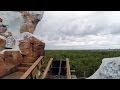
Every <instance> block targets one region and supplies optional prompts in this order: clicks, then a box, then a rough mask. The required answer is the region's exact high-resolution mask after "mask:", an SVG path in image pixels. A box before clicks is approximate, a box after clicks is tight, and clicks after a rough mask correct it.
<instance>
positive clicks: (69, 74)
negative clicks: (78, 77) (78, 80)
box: [66, 58, 71, 79]
mask: <svg viewBox="0 0 120 90" xmlns="http://www.w3.org/2000/svg"><path fill="white" fill-rule="evenodd" d="M66 71H67V72H66V75H67V79H71V72H70V64H69V59H68V58H66Z"/></svg>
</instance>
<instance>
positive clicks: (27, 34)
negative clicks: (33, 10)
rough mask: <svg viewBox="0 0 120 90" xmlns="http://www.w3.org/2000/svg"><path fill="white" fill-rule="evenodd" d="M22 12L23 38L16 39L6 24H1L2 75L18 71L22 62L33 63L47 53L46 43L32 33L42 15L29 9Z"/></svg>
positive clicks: (0, 70)
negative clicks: (30, 11) (31, 12)
mask: <svg viewBox="0 0 120 90" xmlns="http://www.w3.org/2000/svg"><path fill="white" fill-rule="evenodd" d="M21 14H22V16H23V18H24V23H23V26H22V27H21V29H20V33H21V37H20V38H22V39H19V40H15V39H14V37H13V35H12V33H11V32H9V31H8V30H7V27H6V26H4V25H1V26H0V77H3V76H5V75H8V74H10V73H12V72H14V71H16V69H17V67H18V66H19V65H20V64H21V63H24V62H25V63H33V62H35V61H36V60H37V59H38V58H39V57H40V56H44V54H45V51H44V48H45V43H44V42H42V41H40V39H38V38H37V37H35V36H34V35H33V34H32V33H33V32H34V30H35V27H36V25H37V23H38V22H39V21H40V20H41V18H40V16H41V15H39V14H30V13H29V12H27V11H21ZM16 47H19V48H16Z"/></svg>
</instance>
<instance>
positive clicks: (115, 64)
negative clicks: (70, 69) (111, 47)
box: [87, 57, 120, 79]
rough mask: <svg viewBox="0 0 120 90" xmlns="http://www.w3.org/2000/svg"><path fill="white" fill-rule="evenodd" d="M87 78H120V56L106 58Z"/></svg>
mask: <svg viewBox="0 0 120 90" xmlns="http://www.w3.org/2000/svg"><path fill="white" fill-rule="evenodd" d="M87 79H120V57H115V58H104V59H103V60H102V64H101V65H100V67H99V69H98V70H97V71H96V72H95V73H94V74H93V75H92V76H90V77H88V78H87Z"/></svg>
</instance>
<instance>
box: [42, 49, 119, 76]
mask: <svg viewBox="0 0 120 90" xmlns="http://www.w3.org/2000/svg"><path fill="white" fill-rule="evenodd" d="M118 56H120V51H115V50H113V51H112V50H111V51H107V50H106V51H99V50H98V51H97V50H46V51H45V64H44V68H45V67H46V64H47V62H48V61H49V59H50V58H51V57H53V58H54V59H56V60H58V59H65V58H69V60H70V68H71V70H75V71H76V75H77V76H78V78H80V77H84V76H85V77H89V76H90V75H92V74H93V73H94V72H95V71H96V70H97V69H98V68H99V66H100V64H101V63H102V59H103V58H110V57H118Z"/></svg>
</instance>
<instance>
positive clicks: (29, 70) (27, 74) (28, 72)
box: [20, 56, 44, 79]
mask: <svg viewBox="0 0 120 90" xmlns="http://www.w3.org/2000/svg"><path fill="white" fill-rule="evenodd" d="M43 57H44V56H40V57H39V58H38V59H37V60H36V61H35V62H34V63H33V65H32V66H31V67H30V68H29V69H28V70H27V71H26V72H25V73H24V74H23V76H22V77H20V79H26V78H27V77H28V76H29V75H30V74H31V72H32V71H33V70H34V69H35V67H36V66H37V65H38V63H39V62H40V61H41V60H42V59H43Z"/></svg>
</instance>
